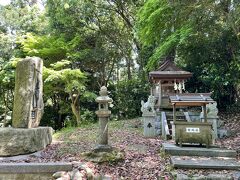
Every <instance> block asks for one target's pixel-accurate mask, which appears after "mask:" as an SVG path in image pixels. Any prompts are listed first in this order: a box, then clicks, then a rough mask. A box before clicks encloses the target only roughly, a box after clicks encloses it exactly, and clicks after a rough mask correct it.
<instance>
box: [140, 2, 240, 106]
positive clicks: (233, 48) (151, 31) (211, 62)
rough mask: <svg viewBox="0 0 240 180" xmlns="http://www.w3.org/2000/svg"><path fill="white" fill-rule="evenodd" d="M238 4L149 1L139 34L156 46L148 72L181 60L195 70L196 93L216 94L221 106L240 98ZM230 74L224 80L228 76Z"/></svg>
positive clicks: (143, 10) (191, 84) (192, 88)
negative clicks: (159, 64) (164, 62)
mask: <svg viewBox="0 0 240 180" xmlns="http://www.w3.org/2000/svg"><path fill="white" fill-rule="evenodd" d="M239 5H240V3H239V2H237V1H219V2H216V1H211V0H204V1H181V2H180V1H166V0H161V1H160V0H148V1H146V3H145V4H144V6H143V7H142V8H141V9H140V11H139V14H138V35H139V38H140V40H141V42H142V43H143V44H144V45H145V46H147V47H148V46H150V47H153V48H154V49H155V50H154V53H153V55H152V56H151V57H150V58H149V61H148V65H147V68H148V69H157V66H158V63H159V62H161V61H162V60H163V59H172V60H174V59H175V62H176V63H178V64H179V65H180V66H182V67H183V68H185V69H186V70H189V71H191V72H193V74H194V77H193V79H191V80H190V81H189V83H188V84H187V88H189V91H191V92H196V91H198V92H209V91H211V92H213V96H214V98H215V99H216V100H217V101H218V103H219V105H220V106H226V105H228V104H232V103H234V102H235V101H236V99H237V91H238V90H237V87H238V85H239V83H240V81H239V78H238V77H239V76H240V74H239V73H240V68H239V62H240V61H239V60H240V59H239V53H240V51H239V50H238V49H239V47H240V42H239V40H240V39H239V30H238V28H237V27H239V16H238V15H239V13H240V9H239ZM223 75H224V76H223Z"/></svg>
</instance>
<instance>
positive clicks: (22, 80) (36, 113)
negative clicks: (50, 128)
mask: <svg viewBox="0 0 240 180" xmlns="http://www.w3.org/2000/svg"><path fill="white" fill-rule="evenodd" d="M42 68H43V62H42V60H41V59H40V58H37V57H31V58H26V59H24V60H22V61H20V62H18V64H17V68H16V76H15V91H14V106H13V121H12V126H13V127H15V128H34V127H38V125H39V123H40V120H41V118H42V114H43V99H42V93H43V85H42Z"/></svg>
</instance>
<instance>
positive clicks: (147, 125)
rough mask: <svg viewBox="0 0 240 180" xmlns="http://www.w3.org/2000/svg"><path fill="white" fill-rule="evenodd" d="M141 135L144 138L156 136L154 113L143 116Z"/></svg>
mask: <svg viewBox="0 0 240 180" xmlns="http://www.w3.org/2000/svg"><path fill="white" fill-rule="evenodd" d="M142 117H143V126H144V129H143V135H144V136H145V137H155V136H156V124H155V119H156V114H155V113H149V114H143V115H142Z"/></svg>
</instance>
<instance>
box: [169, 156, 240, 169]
mask: <svg viewBox="0 0 240 180" xmlns="http://www.w3.org/2000/svg"><path fill="white" fill-rule="evenodd" d="M171 163H172V165H173V167H175V168H181V169H225V170H239V169H240V162H239V161H237V160H236V159H235V158H226V157H194V156H191V157H189V156H171Z"/></svg>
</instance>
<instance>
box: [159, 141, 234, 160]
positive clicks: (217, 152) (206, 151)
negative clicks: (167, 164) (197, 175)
mask: <svg viewBox="0 0 240 180" xmlns="http://www.w3.org/2000/svg"><path fill="white" fill-rule="evenodd" d="M162 146H163V149H164V151H165V152H166V153H168V154H170V155H172V156H206V157H234V158H235V157H236V156H237V152H236V151H234V150H228V149H220V148H216V147H213V148H204V147H186V146H183V147H179V146H176V145H175V144H170V143H163V144H162Z"/></svg>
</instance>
